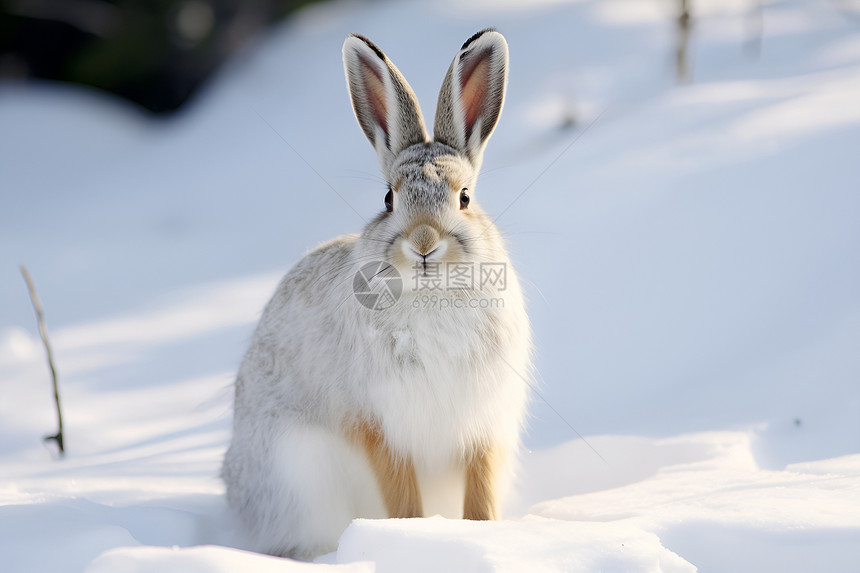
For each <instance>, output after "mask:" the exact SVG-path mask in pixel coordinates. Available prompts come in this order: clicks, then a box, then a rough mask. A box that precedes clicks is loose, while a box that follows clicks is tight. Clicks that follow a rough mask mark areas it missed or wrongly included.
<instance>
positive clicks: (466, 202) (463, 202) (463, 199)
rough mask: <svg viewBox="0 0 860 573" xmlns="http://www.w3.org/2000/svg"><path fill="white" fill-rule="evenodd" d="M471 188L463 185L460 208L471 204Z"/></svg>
mask: <svg viewBox="0 0 860 573" xmlns="http://www.w3.org/2000/svg"><path fill="white" fill-rule="evenodd" d="M469 201H470V198H469V190H468V189H466V188H465V187H463V189H461V190H460V209H465V208H467V207H468V206H469Z"/></svg>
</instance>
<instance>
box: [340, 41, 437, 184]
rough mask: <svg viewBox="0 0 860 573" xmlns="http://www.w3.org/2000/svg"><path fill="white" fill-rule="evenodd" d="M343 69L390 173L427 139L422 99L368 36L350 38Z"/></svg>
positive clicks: (362, 122)
mask: <svg viewBox="0 0 860 573" xmlns="http://www.w3.org/2000/svg"><path fill="white" fill-rule="evenodd" d="M343 67H344V70H345V72H346V83H347V87H348V88H349V97H350V99H351V100H352V108H353V110H354V111H355V117H356V118H357V119H358V124H359V125H360V126H361V129H362V131H364V135H366V136H367V139H369V140H370V143H372V144H373V147H374V149H376V153H377V155H378V156H379V163H380V165H381V166H382V170H383V172H386V173H387V172H388V170H389V169H390V168H391V165H392V164H393V163H394V159H395V158H396V157H397V156H398V155H399V154H400V152H401V151H403V150H404V149H406V148H407V147H409V146H410V145H414V144H416V143H423V142H425V141H426V140H427V131H426V130H425V128H424V118H423V116H422V115H421V108H420V107H419V106H418V99H417V98H416V97H415V92H413V91H412V88H411V87H410V86H409V84H408V83H407V81H406V79H405V78H404V77H403V75H402V74H401V73H400V70H398V69H397V67H395V65H394V64H393V63H392V62H391V60H389V59H388V58H387V57H386V56H385V54H383V53H382V50H380V49H379V48H377V47H376V45H375V44H374V43H373V42H371V41H370V40H368V39H367V38H365V37H364V36H359V35H358V34H351V35H350V36H348V37H347V38H346V41H345V42H344V43H343Z"/></svg>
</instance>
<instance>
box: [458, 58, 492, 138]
mask: <svg viewBox="0 0 860 573" xmlns="http://www.w3.org/2000/svg"><path fill="white" fill-rule="evenodd" d="M489 84H490V51H489V50H484V51H483V52H481V53H480V54H475V56H473V57H472V58H470V59H469V61H467V62H465V63H463V67H462V68H461V71H460V101H462V102H463V112H464V114H465V118H464V119H465V124H466V126H465V127H466V139H467V140H468V139H469V137H470V136H471V134H472V129H473V128H474V127H475V123H476V122H477V121H478V118H479V117H480V116H481V113H482V112H483V111H484V108H485V107H486V101H487V89H488V87H489Z"/></svg>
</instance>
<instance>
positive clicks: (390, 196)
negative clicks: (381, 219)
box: [385, 187, 394, 213]
mask: <svg viewBox="0 0 860 573" xmlns="http://www.w3.org/2000/svg"><path fill="white" fill-rule="evenodd" d="M385 210H386V211H387V212H388V213H391V212H392V211H394V193H393V192H392V191H391V187H389V188H388V193H386V194H385Z"/></svg>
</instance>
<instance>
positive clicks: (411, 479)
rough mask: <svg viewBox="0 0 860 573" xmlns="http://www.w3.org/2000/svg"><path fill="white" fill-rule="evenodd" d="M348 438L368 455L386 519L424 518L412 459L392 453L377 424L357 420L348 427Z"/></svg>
mask: <svg viewBox="0 0 860 573" xmlns="http://www.w3.org/2000/svg"><path fill="white" fill-rule="evenodd" d="M349 435H350V437H351V438H352V439H353V440H354V441H355V442H356V444H358V445H359V446H360V447H361V448H362V449H364V452H365V453H366V454H367V459H368V461H369V462H370V467H371V468H372V469H373V473H374V475H375V476H376V481H377V483H378V484H379V490H380V491H381V492H382V499H383V501H384V502H385V509H386V510H387V511H388V517H423V515H424V509H423V507H422V504H421V492H420V491H419V490H418V478H417V476H416V475H415V466H414V465H413V464H412V460H410V459H408V458H403V457H400V456H398V455H396V454H395V453H394V452H392V451H391V448H389V447H388V445H387V444H386V443H385V436H384V435H383V434H382V429H381V428H380V427H379V424H376V423H373V422H368V421H366V420H362V421H359V422H358V423H356V424H354V425H353V426H351V427H350V428H349Z"/></svg>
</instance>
